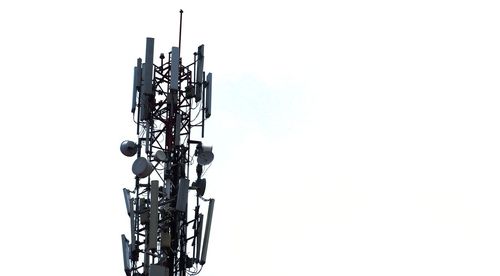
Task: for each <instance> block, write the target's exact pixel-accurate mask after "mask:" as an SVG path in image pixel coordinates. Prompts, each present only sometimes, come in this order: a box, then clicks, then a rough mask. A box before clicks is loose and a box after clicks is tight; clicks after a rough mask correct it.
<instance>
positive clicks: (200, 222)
mask: <svg viewBox="0 0 500 276" xmlns="http://www.w3.org/2000/svg"><path fill="white" fill-rule="evenodd" d="M197 231H198V232H197V233H196V262H200V255H201V235H202V233H203V214H200V217H199V219H198V229H197Z"/></svg>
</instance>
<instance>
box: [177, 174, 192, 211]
mask: <svg viewBox="0 0 500 276" xmlns="http://www.w3.org/2000/svg"><path fill="white" fill-rule="evenodd" d="M188 192H189V179H186V178H181V179H180V180H179V188H178V189H177V204H176V205H175V209H177V211H181V212H186V207H187V200H188Z"/></svg>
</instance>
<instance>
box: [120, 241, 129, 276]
mask: <svg viewBox="0 0 500 276" xmlns="http://www.w3.org/2000/svg"><path fill="white" fill-rule="evenodd" d="M122 250H123V268H124V269H125V273H127V275H130V248H129V244H128V240H127V238H126V237H125V235H123V234H122Z"/></svg>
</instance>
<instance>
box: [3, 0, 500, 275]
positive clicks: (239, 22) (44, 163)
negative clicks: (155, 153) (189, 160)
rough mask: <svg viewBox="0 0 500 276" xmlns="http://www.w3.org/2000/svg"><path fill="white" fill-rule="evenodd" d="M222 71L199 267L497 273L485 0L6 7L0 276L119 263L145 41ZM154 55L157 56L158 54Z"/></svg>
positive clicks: (498, 9)
mask: <svg viewBox="0 0 500 276" xmlns="http://www.w3.org/2000/svg"><path fill="white" fill-rule="evenodd" d="M180 8H182V9H184V11H185V13H184V34H183V44H182V53H183V56H184V58H185V59H188V60H190V59H191V57H190V55H191V54H192V53H193V52H194V51H195V50H196V47H197V46H198V45H199V44H201V43H204V44H205V53H206V63H205V68H206V70H209V71H212V72H213V73H214V97H213V101H214V102H213V116H212V118H210V120H209V121H208V124H207V129H206V130H207V131H206V136H207V141H208V143H210V144H213V145H214V153H215V160H214V163H213V166H212V167H211V169H210V170H209V171H208V173H207V174H206V176H207V182H208V183H207V196H209V197H214V198H216V205H215V213H214V222H213V227H212V238H211V240H210V248H209V254H208V260H207V264H206V265H205V268H204V269H203V271H202V274H201V275H203V276H226V275H227V276H229V275H238V276H240V275H241V276H250V275H263V276H266V275H273V276H274V275H290V276H294V275H346V276H347V275H360V276H361V275H384V276H389V275H398V276H400V275H440V276H441V275H499V274H500V266H499V265H498V260H499V258H500V235H499V233H500V200H499V198H500V188H499V183H500V175H499V170H498V168H499V165H500V146H499V141H500V131H499V126H500V109H499V105H500V94H499V93H500V81H499V75H500V54H499V53H500V51H499V49H500V39H499V34H500V17H499V16H498V14H499V13H500V5H499V4H498V3H497V1H478V0H475V1H441V0H434V1H315V0H312V1H274V2H271V1H247V2H245V3H239V2H237V1H226V2H225V1H138V0H136V1H127V0H122V1H51V0H48V1H3V2H2V3H1V4H0V37H1V43H0V61H1V62H2V65H1V69H0V76H1V77H0V80H1V83H2V89H1V91H2V101H1V102H2V103H3V104H2V107H1V108H0V118H1V120H2V124H1V127H2V135H1V136H0V137H1V138H0V139H1V140H0V142H1V144H2V145H3V149H2V156H1V157H0V158H1V159H0V161H1V164H2V181H1V185H2V188H3V189H2V195H3V196H2V199H1V200H0V207H1V208H0V210H1V212H2V224H1V227H0V244H1V248H2V250H1V252H2V253H1V258H0V264H1V266H2V272H1V274H2V275H34V274H41V275H56V276H57V275H73V276H79V275H94V274H99V275H124V274H123V265H122V255H121V254H122V253H121V243H120V234H122V233H127V234H128V229H129V228H128V217H127V215H126V211H125V207H124V203H123V198H122V197H123V195H122V192H121V189H122V188H123V187H129V188H131V187H132V185H133V175H132V173H131V165H132V160H131V159H128V158H125V157H123V156H122V155H121V154H120V151H119V144H120V143H121V141H122V140H124V139H135V126H134V124H133V122H132V118H131V114H130V113H129V111H130V99H131V86H132V68H133V66H134V64H135V60H136V58H137V57H139V56H141V57H142V56H144V51H145V50H144V49H145V38H146V37H147V36H152V37H155V38H156V45H155V46H156V47H155V51H156V53H157V54H158V53H160V51H163V52H168V51H169V49H170V47H171V46H173V45H176V44H177V35H178V10H179V9H180ZM157 54H156V55H157Z"/></svg>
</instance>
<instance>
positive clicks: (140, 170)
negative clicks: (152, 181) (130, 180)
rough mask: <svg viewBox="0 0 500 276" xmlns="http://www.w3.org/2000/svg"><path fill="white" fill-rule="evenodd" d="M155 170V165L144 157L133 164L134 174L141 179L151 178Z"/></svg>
mask: <svg viewBox="0 0 500 276" xmlns="http://www.w3.org/2000/svg"><path fill="white" fill-rule="evenodd" d="M153 170H154V167H153V164H151V162H149V161H148V160H147V159H146V158H144V157H139V158H137V159H136V160H135V161H134V164H132V172H133V173H134V174H135V175H136V176H138V177H139V178H144V177H147V176H149V175H150V174H151V173H152V172H153Z"/></svg>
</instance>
